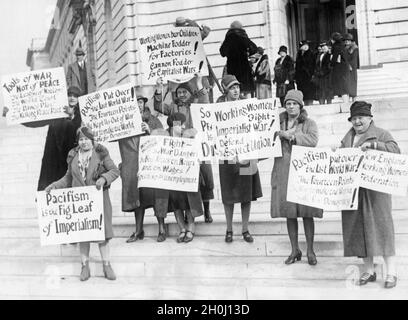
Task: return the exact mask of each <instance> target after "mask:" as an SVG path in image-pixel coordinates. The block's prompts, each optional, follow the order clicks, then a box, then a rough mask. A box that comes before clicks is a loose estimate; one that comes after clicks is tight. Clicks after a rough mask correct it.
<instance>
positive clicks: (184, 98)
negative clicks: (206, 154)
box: [154, 75, 214, 223]
mask: <svg viewBox="0 0 408 320" xmlns="http://www.w3.org/2000/svg"><path fill="white" fill-rule="evenodd" d="M191 82H194V86H195V87H196V88H197V89H196V90H193V89H192V86H191ZM162 88H163V80H162V79H161V78H158V80H157V86H156V91H155V95H154V109H155V110H156V111H158V112H160V113H163V114H164V115H172V114H174V113H177V112H180V113H182V114H184V116H185V117H186V121H185V128H186V129H191V128H192V127H193V122H192V118H191V111H190V107H191V104H192V103H209V98H208V88H207V87H205V86H203V81H202V77H200V76H198V75H196V76H195V78H194V79H193V81H189V82H186V83H181V84H179V85H178V86H177V88H176V91H175V100H174V102H172V103H171V104H166V103H164V102H163V100H162V99H163V98H162ZM200 176H202V178H203V179H201V183H200V192H201V195H202V199H203V206H204V216H205V222H206V223H212V222H213V218H212V217H211V213H210V200H211V199H214V178H213V173H212V168H211V164H206V163H201V165H200Z"/></svg>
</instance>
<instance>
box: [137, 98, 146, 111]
mask: <svg viewBox="0 0 408 320" xmlns="http://www.w3.org/2000/svg"><path fill="white" fill-rule="evenodd" d="M137 105H138V106H139V111H140V114H143V111H144V106H145V103H144V101H143V99H139V100H137Z"/></svg>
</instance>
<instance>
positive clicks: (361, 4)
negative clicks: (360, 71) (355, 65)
mask: <svg viewBox="0 0 408 320" xmlns="http://www.w3.org/2000/svg"><path fill="white" fill-rule="evenodd" d="M370 2H371V1H368V0H356V12H355V14H356V19H357V32H358V41H359V49H360V64H361V66H362V67H364V66H375V65H377V63H378V59H377V51H376V47H375V45H376V39H375V32H374V31H375V14H374V11H373V10H372V9H371V6H370Z"/></svg>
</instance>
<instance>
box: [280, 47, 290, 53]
mask: <svg viewBox="0 0 408 320" xmlns="http://www.w3.org/2000/svg"><path fill="white" fill-rule="evenodd" d="M281 52H285V53H288V47H287V46H280V48H279V51H278V54H280V53H281Z"/></svg>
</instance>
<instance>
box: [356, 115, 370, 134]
mask: <svg viewBox="0 0 408 320" xmlns="http://www.w3.org/2000/svg"><path fill="white" fill-rule="evenodd" d="M371 120H372V118H371V117H367V116H354V117H353V118H351V124H352V125H353V129H354V131H355V132H356V133H357V134H362V133H364V132H366V131H367V130H368V127H369V126H370V124H371Z"/></svg>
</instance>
